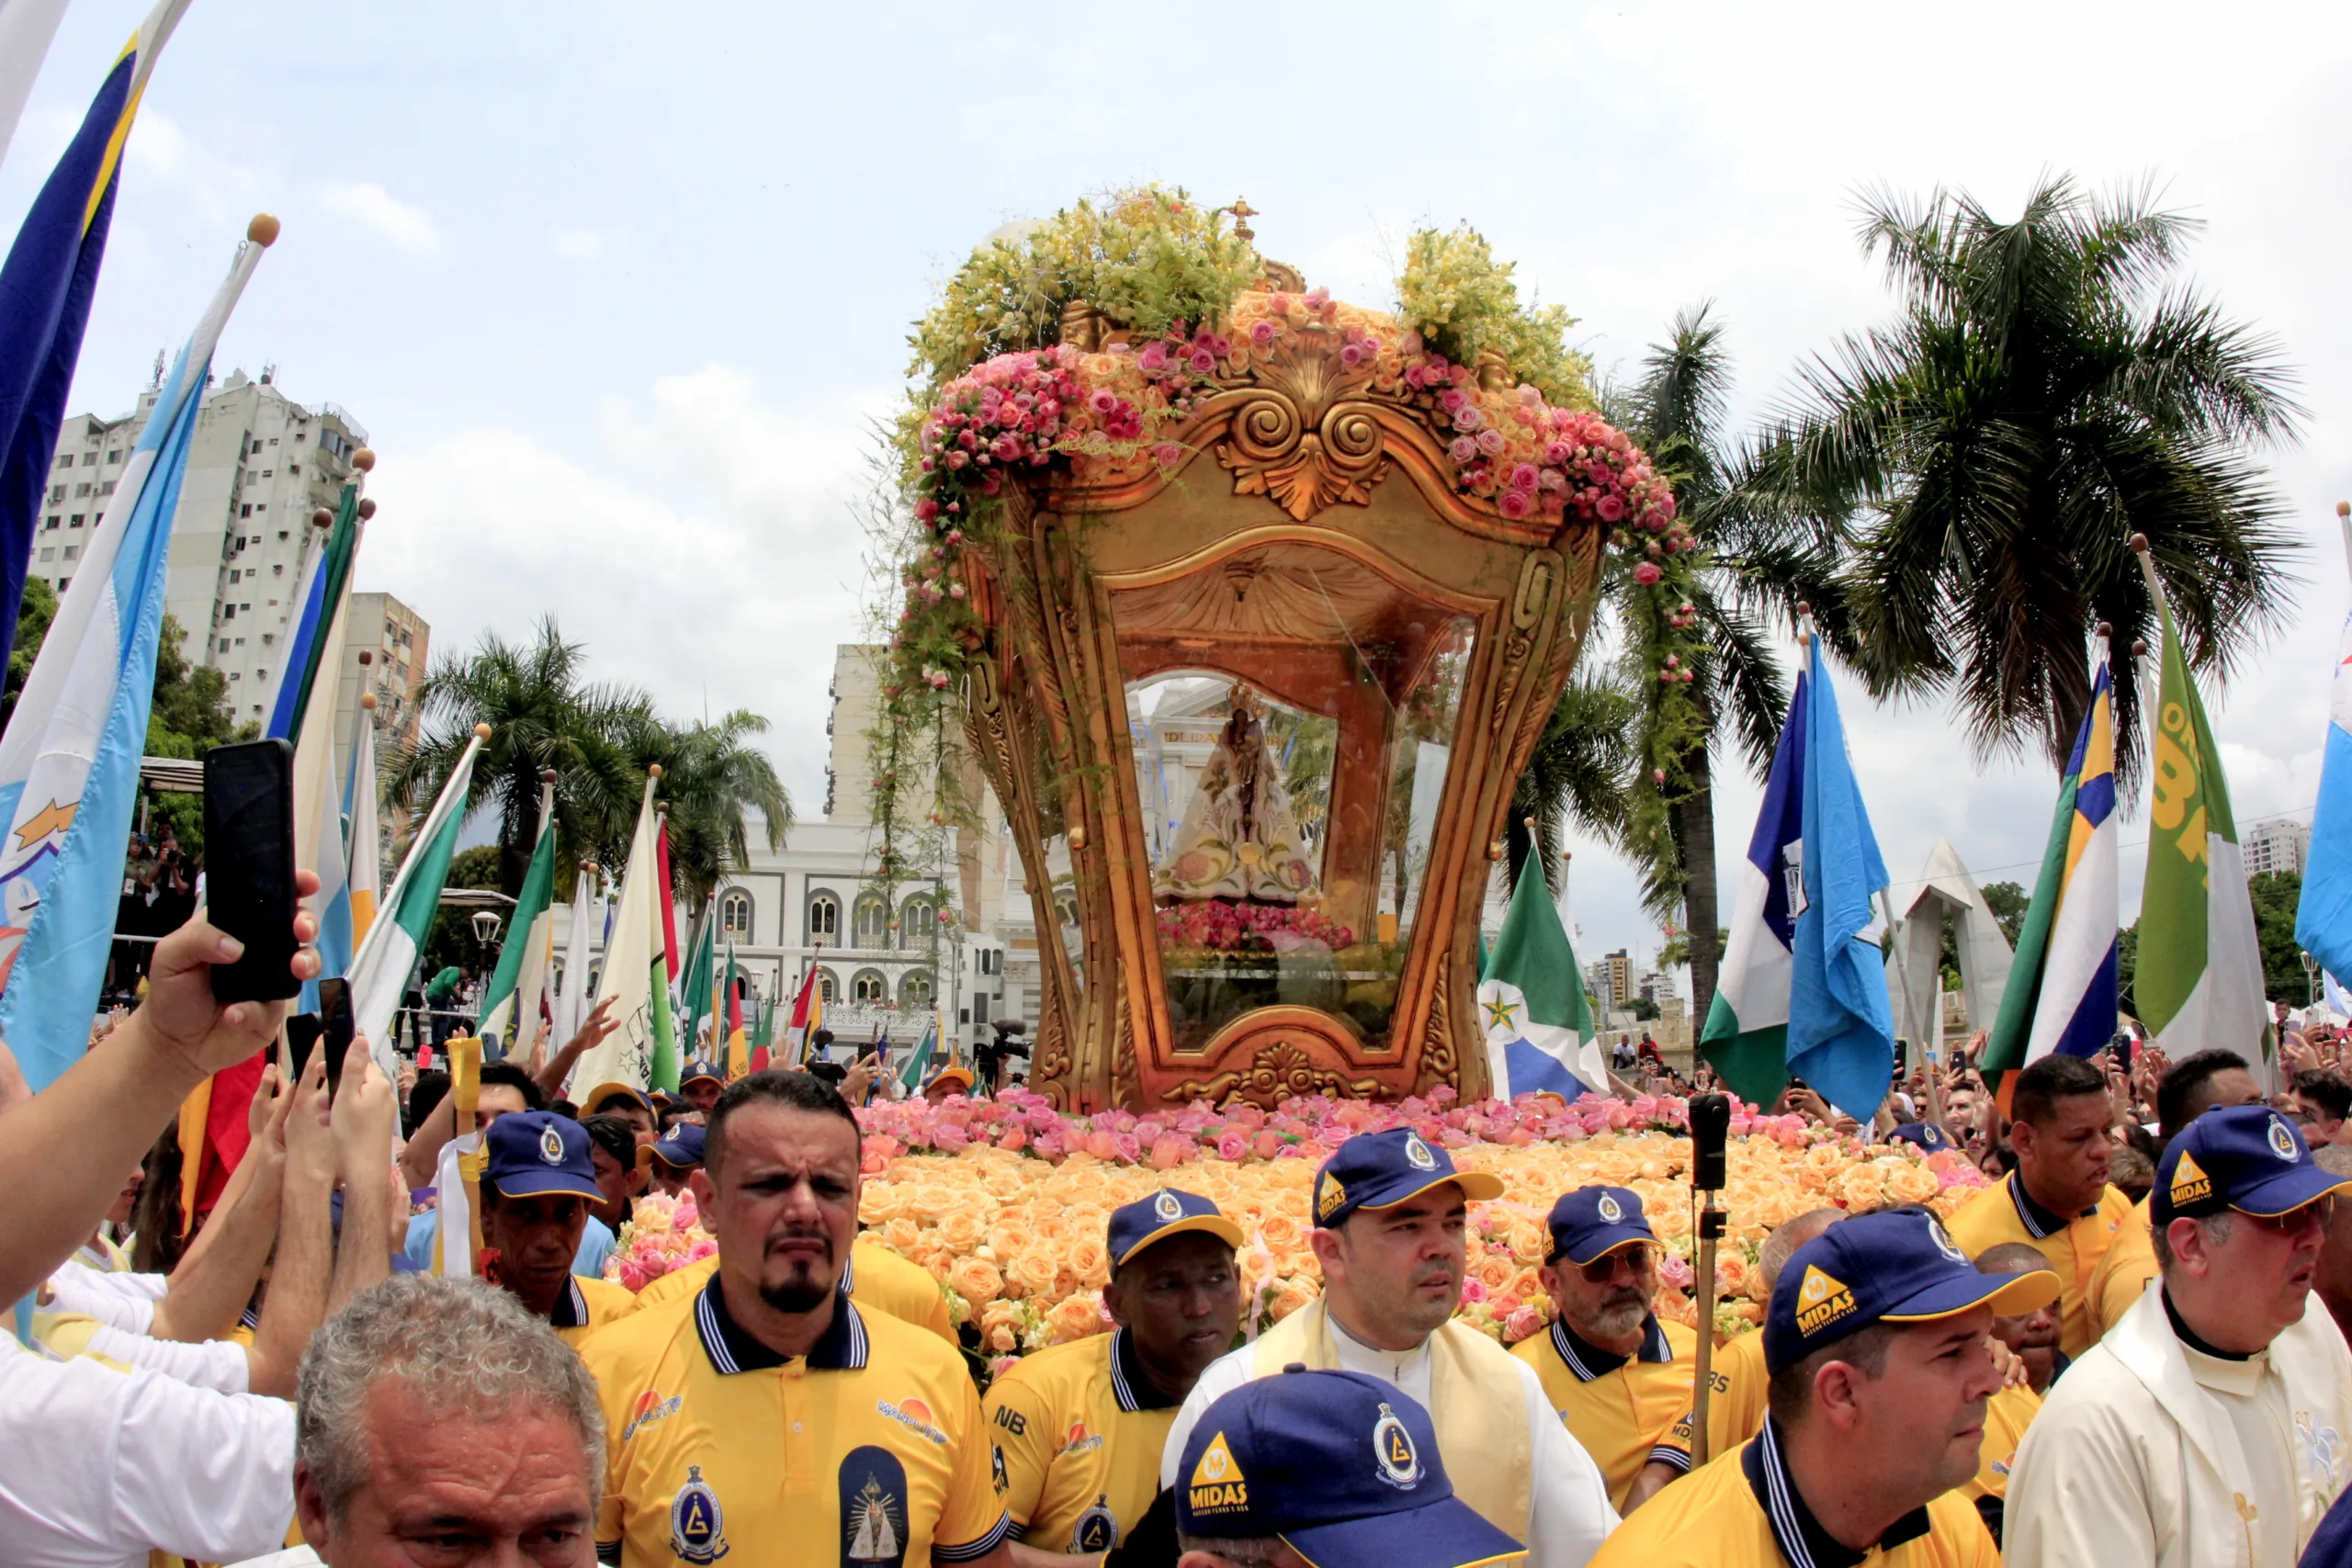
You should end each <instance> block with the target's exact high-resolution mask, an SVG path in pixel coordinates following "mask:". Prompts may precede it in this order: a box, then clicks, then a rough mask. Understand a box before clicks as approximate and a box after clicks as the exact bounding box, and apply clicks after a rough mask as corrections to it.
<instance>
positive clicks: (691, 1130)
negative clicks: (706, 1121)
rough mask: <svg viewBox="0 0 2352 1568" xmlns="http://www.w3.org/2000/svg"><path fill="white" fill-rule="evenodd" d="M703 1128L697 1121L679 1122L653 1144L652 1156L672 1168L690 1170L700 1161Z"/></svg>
mask: <svg viewBox="0 0 2352 1568" xmlns="http://www.w3.org/2000/svg"><path fill="white" fill-rule="evenodd" d="M704 1133H705V1129H704V1127H703V1126H702V1124H701V1123H700V1122H679V1123H678V1124H677V1125H676V1126H674V1127H673V1128H671V1129H670V1131H669V1133H668V1134H667V1135H665V1136H664V1137H663V1138H662V1141H661V1142H660V1143H658V1144H656V1145H653V1157H654V1158H655V1159H658V1160H660V1161H661V1162H662V1164H663V1165H666V1166H668V1167H669V1168H671V1169H672V1170H691V1169H692V1168H695V1166H698V1165H700V1164H701V1163H702V1140H703V1136H704Z"/></svg>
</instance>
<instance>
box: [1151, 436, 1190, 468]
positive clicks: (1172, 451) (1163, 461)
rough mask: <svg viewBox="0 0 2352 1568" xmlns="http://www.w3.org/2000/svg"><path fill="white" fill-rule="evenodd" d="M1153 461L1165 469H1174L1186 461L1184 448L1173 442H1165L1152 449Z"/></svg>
mask: <svg viewBox="0 0 2352 1568" xmlns="http://www.w3.org/2000/svg"><path fill="white" fill-rule="evenodd" d="M1151 456H1152V460H1153V461H1154V462H1156V463H1158V464H1159V466H1160V467H1161V468H1174V467H1175V466H1176V465H1177V464H1179V463H1181V462H1182V461H1183V460H1184V448H1182V446H1178V445H1176V443H1174V442H1173V441H1163V442H1161V443H1160V444H1159V446H1155V447H1153V448H1152V449H1151Z"/></svg>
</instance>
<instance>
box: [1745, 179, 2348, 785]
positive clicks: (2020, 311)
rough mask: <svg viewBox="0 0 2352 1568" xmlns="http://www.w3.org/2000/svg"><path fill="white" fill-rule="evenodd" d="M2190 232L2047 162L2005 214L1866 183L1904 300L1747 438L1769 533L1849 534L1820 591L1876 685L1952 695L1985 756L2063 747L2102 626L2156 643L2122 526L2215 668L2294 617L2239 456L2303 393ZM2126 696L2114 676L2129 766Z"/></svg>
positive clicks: (2267, 441)
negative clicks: (1787, 525) (2053, 172)
mask: <svg viewBox="0 0 2352 1568" xmlns="http://www.w3.org/2000/svg"><path fill="white" fill-rule="evenodd" d="M2195 227H2196V225H2195V224H2194V223H2193V221H2192V220H2188V219H2186V218H2184V217H2182V216H2180V215H2179V214H2177V213H2174V212H2166V211H2162V210H2159V209H2157V208H2156V206H2155V205H2154V193H2153V192H2152V191H2151V190H2149V189H2148V188H2146V187H2144V186H2143V187H2141V188H2138V189H2127V190H2123V191H2120V192H2119V193H2117V194H2115V195H2113V196H2111V197H2091V196H2088V195H2086V194H2085V193H2083V192H2082V191H2081V190H2079V189H2078V188H2076V186H2075V185H2074V184H2073V182H2072V181H2071V180H2069V179H2067V178H2064V177H2063V176H2058V177H2051V178H2046V179H2044V180H2043V181H2042V182H2041V184H2040V186H2038V187H2037V188H2036V189H2035V190H2034V191H2033V193H2032V194H2031V195H2030V197H2028V198H2027V201H2026V205H2025V209H2024V211H2023V212H2022V213H2021V214H2020V215H2019V216H2018V218H2017V219H2016V220H2014V221H2012V222H2002V221H2000V220H1997V219H1996V218H1995V217H1993V216H1992V214H1991V213H1989V212H1988V211H1986V210H1985V208H1984V207H1983V206H1982V205H1981V204H1979V203H1978V202H1977V201H1976V200H1974V199H1973V197H1969V196H1967V195H1965V194H1955V193H1952V192H1948V191H1944V190H1940V189H1939V190H1938V191H1936V192H1935V193H1933V194H1932V195H1931V196H1929V197H1928V198H1927V200H1925V201H1924V202H1919V201H1911V200H1906V199H1904V198H1902V197H1896V196H1894V195H1892V194H1887V193H1879V194H1875V195H1872V196H1871V197H1868V198H1867V199H1866V200H1865V202H1864V207H1863V221H1862V224H1861V241H1862V245H1863V249H1864V252H1865V254H1870V255H1874V256H1879V257H1881V258H1883V265H1884V267H1885V270H1886V276H1887V281H1888V283H1889V284H1890V285H1891V286H1892V287H1893V288H1894V290H1895V292H1896V293H1897V295H1898V298H1899V301H1900V303H1899V307H1898V310H1897V314H1896V316H1895V318H1894V321H1892V322H1890V323H1889V324H1887V325H1885V326H1883V327H1879V328H1876V329H1874V330H1872V331H1871V332H1870V333H1867V334H1865V335H1863V336H1860V337H1849V338H1846V339H1844V340H1842V341H1841V342H1840V343H1839V344H1838V346H1837V348H1836V350H1835V351H1834V352H1833V354H1832V355H1828V356H1825V357H1823V358H1820V359H1817V360H1815V362H1814V363H1813V364H1812V365H1811V366H1810V367H1807V368H1806V369H1805V370H1804V373H1803V383H1804V385H1803V390H1802V392H1801V394H1800V396H1799V400H1798V402H1797V405H1796V406H1795V407H1794V408H1793V409H1792V411H1791V413H1790V415H1789V417H1788V418H1787V419H1786V420H1785V421H1784V422H1783V423H1782V424H1781V427H1780V428H1779V429H1778V430H1777V431H1775V432H1774V433H1772V434H1771V436H1770V439H1769V440H1768V441H1767V442H1766V443H1765V444H1764V446H1763V447H1762V448H1761V450H1760V452H1759V456H1758V463H1757V465H1756V471H1755V474H1754V475H1753V480H1752V482H1753V485H1754V487H1755V489H1756V491H1758V493H1759V494H1766V493H1769V495H1770V496H1771V497H1772V498H1773V504H1777V505H1778V507H1779V508H1780V509H1781V514H1782V520H1783V521H1784V522H1787V521H1789V520H1791V519H1802V524H1801V525H1800V527H1799V528H1798V529H1797V530H1796V532H1795V533H1793V534H1792V533H1788V532H1784V533H1783V534H1782V535H1781V545H1782V547H1788V548H1792V549H1793V550H1795V551H1796V552H1797V553H1798V554H1800V555H1802V556H1804V558H1805V559H1806V560H1807V561H1808V562H1809V563H1811V565H1812V566H1813V567H1815V568H1817V567H1818V566H1820V565H1821V564H1822V563H1823V561H1824V559H1825V557H1824V554H1823V552H1822V551H1821V550H1820V549H1819V548H1818V547H1817V544H1818V541H1819V540H1820V539H1822V538H1823V537H1826V536H1834V537H1835V539H1836V541H1837V547H1836V570H1835V573H1834V581H1829V582H1827V583H1822V582H1818V581H1816V583H1815V593H1814V598H1815V609H1816V612H1817V614H1818V615H1820V618H1821V621H1822V629H1823V631H1824V633H1825V634H1826V636H1827V637H1829V639H1830V643H1831V646H1832V648H1833V649H1836V650H1837V651H1838V654H1839V655H1840V657H1841V658H1842V659H1843V660H1845V661H1846V662H1848V663H1849V664H1850V665H1852V666H1853V668H1854V669H1855V670H1856V671H1858V672H1859V673H1860V675H1861V677H1862V678H1863V680H1864V682H1866V684H1867V685H1868V686H1869V688H1870V690H1871V694H1873V695H1875V696H1885V695H1888V694H1906V695H1914V696H1917V695H1928V694H1942V693H1944V692H1947V691H1950V692H1951V693H1952V694H1953V695H1955V696H1956V697H1957V699H1958V701H1959V705H1960V710H1961V713H1962V715H1963V716H1964V717H1965V719H1966V722H1967V728H1968V731H1969V736H1970V739H1972V741H1973V743H1974V744H1975V746H1976V748H1977V750H1979V752H1980V754H1984V753H1991V752H1996V751H2001V750H2013V749H2017V748H2020V747H2023V746H2025V745H2027V744H2029V743H2039V745H2040V747H2041V750H2043V751H2044V752H2045V753H2046V754H2047V755H2049V756H2050V757H2051V758H2052V760H2053V761H2056V762H2057V763H2058V764H2059V765H2061V766H2063V765H2064V761H2065V759H2066V756H2067V754H2068V751H2069V750H2070V749H2071V747H2072V745H2073V741H2074V736H2075V729H2076V728H2077V726H2078V725H2079V723H2080V720H2081V717H2082V712H2083V709H2084V706H2085V705H2086V703H2087V701H2088V698H2089V683H2090V682H2089V673H2088V671H2087V670H2086V667H2085V665H2086V660H2085V658H2084V648H2085V642H2086V638H2087V637H2088V636H2089V635H2090V633H2091V632H2092V630H2093V628H2094V627H2095V626H2097V624H2098V623H2099V622H2101V621H2106V622H2109V623H2111V624H2112V626H2113V627H2114V632H2115V639H2116V646H2117V647H2118V648H2123V647H2128V646H2129V645H2130V643H2131V639H2132V638H2134V637H2145V638H2147V639H2148V640H2149V641H2150V643H2151V644H2154V641H2155V639H2156V635H2157V634H2156V631H2155V629H2154V628H2155V616H2154V604H2153V602H2152V600H2151V598H2150V595H2149V593H2148V590H2147V586H2146V583H2145V582H2144V581H2143V578H2142V576H2141V574H2140V571H2139V570H2138V568H2137V566H2136V564H2135V563H2134V562H2133V560H2132V558H2131V551H2130V549H2129V548H2128V547H2127V540H2128V539H2129V537H2130V536H2131V535H2132V534H2133V533H2135V532H2136V533H2142V534H2145V535H2146V536H2148V539H2149V541H2150V542H2151V545H2152V547H2153V555H2152V560H2153V562H2154V566H2155V568H2156V570H2157V572H2158V574H2159V575H2160V576H2161V578H2162V579H2163V581H2164V584H2165V593H2166V595H2167V596H2168V597H2169V598H2170V600H2171V602H2172V605H2173V610H2174V614H2175V615H2176V616H2177V618H2178V620H2179V623H2180V628H2181V635H2182V637H2183V638H2184V640H2185V642H2186V644H2187V646H2188V650H2189V656H2190V659H2191V661H2192V662H2193V663H2194V664H2195V665H2197V666H2198V667H2199V668H2200V669H2202V670H2205V671H2211V672H2212V673H2213V674H2215V675H2217V676H2222V677H2226V676H2227V674H2228V672H2229V671H2230V670H2231V668H2232V667H2233V665H2234V664H2236V663H2237V662H2238V661H2239V660H2241V659H2242V658H2243V657H2244V656H2245V653H2246V652H2247V651H2248V650H2249V649H2252V648H2253V647H2254V646H2256V643H2258V642H2259V641H2260V639H2261V638H2262V637H2263V636H2265V635H2266V634H2267V632H2268V631H2270V630H2271V629H2273V628H2275V627H2276V626H2278V624H2279V623H2280V621H2281V619H2282V618H2283V615H2284V611H2285V606H2286V605H2287V604H2288V603H2289V580H2288V578H2287V574H2286V571H2285V567H2286V565H2287V562H2288V555H2287V552H2288V551H2289V550H2290V549H2291V548H2292V546H2291V544H2290V541H2289V540H2288V538H2287V536H2285V535H2284V534H2283V533H2282V532H2281V530H2280V529H2279V527H2278V523H2279V520H2280V518H2281V517H2282V516H2283V514H2284V506H2283V503H2282V502H2281V501H2280V499H2279V497H2278V494H2277V492H2276V491H2273V490H2272V489H2271V488H2270V487H2269V486H2268V484H2267V482H2266V479H2265V478H2264V476H2263V474H2262V472H2261V470H2260V469H2259V468H2257V467H2256V464H2255V462H2254V461H2253V459H2252V457H2251V456H2250V454H2251V453H2252V452H2254V451H2256V450H2258V449H2260V448H2263V447H2266V446H2276V445H2278V444H2279V443H2282V442H2287V441H2291V440H2292V439H2294V437H2295V434H2296V420H2297V417H2298V416H2299V415H2300V414H2301V412H2302V411H2301V409H2299V408H2298V407H2297V405H2296V404H2295V403H2294V401H2293V400H2291V399H2290V396H2289V395H2288V390H2287V389H2288V388H2289V387H2290V385H2291V384H2292V381H2293V377H2292V375H2291V373H2290V371H2289V370H2288V369H2287V368H2286V367H2284V366H2283V365H2282V364H2281V363H2280V362H2279V360H2278V344H2276V342H2275V341H2274V340H2273V339H2271V338H2269V337H2267V336H2264V335H2261V334H2257V333H2254V332H2253V331H2251V330H2250V329H2249V328H2247V327H2245V326H2243V325H2241V324H2238V323H2236V322H2233V321H2229V320H2227V319H2225V318H2224V317H2223V316H2222V313H2221V311H2220V310H2219V309H2218V308H2217V307H2216V306H2215V305H2213V304H2212V303H2211V302H2210V301H2207V300H2205V299H2200V298H2199V296H2198V295H2197V294H2195V293H2194V292H2193V291H2191V290H2190V289H2188V288H2187V287H2186V286H2184V285H2182V284H2180V283H2179V282H2177V280H2176V278H2175V276H2174V275H2175V273H2176V271H2177V266H2178V265H2179V262H2180V259H2181V254H2182V250H2183V246H2184V244H2185V243H2186V241H2187V239H2188V235H2189V234H2190V233H2191V231H2193V230H2194V228H2195ZM1808 528H1809V529H1810V530H1811V534H1812V537H1811V540H1810V541H1808V540H1806V539H1804V538H1802V537H1798V535H1801V534H1803V533H1804V530H1805V529H1808ZM1792 540H1794V542H1793V543H1791V541H1792ZM1825 588H1826V590H1827V592H1822V590H1823V589H1825ZM2138 698H2139V693H2138V689H2137V684H2136V682H2132V681H2130V680H2128V679H2120V680H2118V681H2117V682H2115V700H2116V729H2117V732H2118V744H2119V749H2120V750H2119V755H2118V757H2117V770H2118V773H2119V774H2120V778H2121V781H2122V782H2123V783H2124V784H2126V786H2127V788H2128V787H2129V786H2130V785H2131V783H2132V781H2134V780H2135V779H2136V777H2137V775H2138V773H2139V772H2140V769H2141V766H2142V762H2141V752H2140V737H2139V731H2140V726H2139V725H2138V724H2137V723H2136V722H2134V720H2133V715H2134V712H2135V710H2136V708H2137V705H2138Z"/></svg>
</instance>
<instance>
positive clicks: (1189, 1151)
mask: <svg viewBox="0 0 2352 1568" xmlns="http://www.w3.org/2000/svg"><path fill="white" fill-rule="evenodd" d="M1200 1157H1201V1145H1198V1144H1196V1143H1194V1142H1193V1140H1192V1139H1190V1138H1188V1137H1186V1136H1184V1134H1182V1133H1170V1134H1165V1135H1164V1136H1162V1137H1160V1138H1159V1140H1158V1141H1156V1142H1155V1143H1154V1144H1153V1145H1151V1168H1152V1169H1154V1170H1173V1169H1175V1168H1177V1167H1178V1166H1180V1165H1189V1164H1190V1163H1191V1162H1193V1160H1196V1159H1198V1158H1200Z"/></svg>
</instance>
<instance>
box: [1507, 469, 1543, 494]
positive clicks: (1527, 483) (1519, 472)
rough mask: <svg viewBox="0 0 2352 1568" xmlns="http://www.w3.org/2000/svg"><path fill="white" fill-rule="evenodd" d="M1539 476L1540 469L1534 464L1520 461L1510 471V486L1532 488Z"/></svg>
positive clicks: (1520, 488)
mask: <svg viewBox="0 0 2352 1568" xmlns="http://www.w3.org/2000/svg"><path fill="white" fill-rule="evenodd" d="M1541 477H1542V474H1541V472H1540V470H1538V469H1537V468H1536V467H1535V465H1534V464H1532V463H1521V464H1519V465H1518V466H1517V467H1515V468H1512V469H1511V471H1510V488H1511V489H1513V490H1533V489H1534V488H1535V481H1536V480H1537V479H1539V478H1541Z"/></svg>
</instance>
